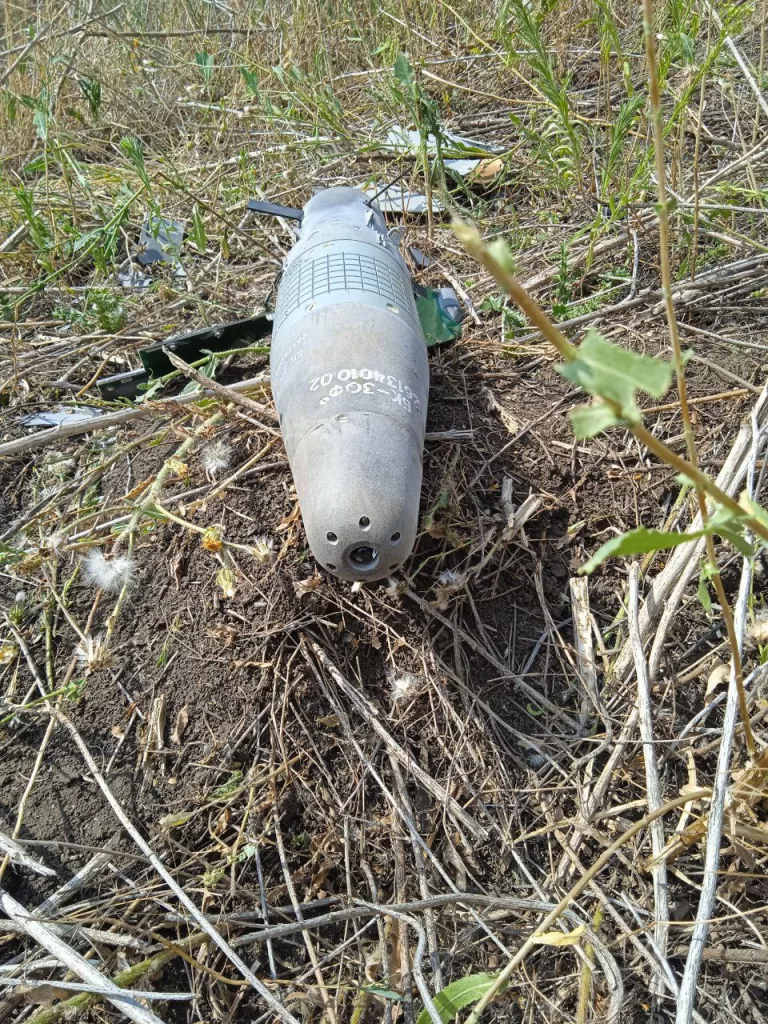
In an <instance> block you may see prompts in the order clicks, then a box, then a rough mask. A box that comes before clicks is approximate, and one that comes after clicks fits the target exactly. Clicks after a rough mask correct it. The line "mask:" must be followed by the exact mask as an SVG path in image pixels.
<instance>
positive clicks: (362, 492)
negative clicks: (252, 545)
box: [270, 188, 429, 580]
mask: <svg viewBox="0 0 768 1024" xmlns="http://www.w3.org/2000/svg"><path fill="white" fill-rule="evenodd" d="M270 361H271V375H272V393H273V396H274V399H275V405H276V407H277V411H278V415H279V417H280V427H281V429H282V433H283V438H284V441H285V447H286V451H287V453H288V460H289V462H290V465H291V470H292V472H293V478H294V481H295V484H296V492H297V494H298V498H299V505H300V507H301V513H302V517H303V520H304V527H305V529H306V532H307V538H308V540H309V545H310V547H311V549H312V553H313V554H314V556H315V558H316V559H317V561H318V562H320V563H321V564H322V565H323V566H324V567H325V568H326V569H328V570H329V571H330V572H332V573H334V575H336V576H339V577H341V579H345V580H377V579H381V578H382V577H384V576H386V575H388V574H389V573H390V572H392V571H394V570H395V569H396V568H398V567H399V566H400V565H401V564H402V562H403V561H404V560H405V558H406V557H407V556H408V555H409V554H410V552H411V550H412V548H413V544H414V541H415V539H416V530H417V525H418V512H419V497H420V493H421V476H422V452H423V448H424V429H425V424H426V413H427V395H428V391H429V367H428V363H427V349H426V344H425V342H424V337H423V334H422V331H421V326H420V323H419V319H418V314H417V312H416V303H415V301H414V297H413V290H412V286H411V281H410V277H409V275H408V271H407V269H406V266H405V263H404V262H403V259H402V257H401V256H400V253H399V251H398V249H397V247H396V246H395V245H394V244H393V243H392V242H391V241H390V239H389V238H388V236H387V229H386V225H385V223H384V218H383V216H382V214H381V212H380V211H379V210H378V208H377V207H376V206H375V205H373V204H372V203H371V201H370V200H369V199H368V198H367V197H366V196H365V195H364V194H363V193H362V192H359V191H358V190H357V189H353V188H332V189H328V190H326V191H324V192H320V193H318V194H317V195H316V196H314V197H313V198H312V199H311V200H310V201H309V203H308V204H307V206H306V208H305V210H304V219H303V221H302V227H301V238H300V240H299V241H298V242H297V243H296V245H295V246H294V248H293V249H292V250H291V252H290V253H289V255H288V259H287V263H286V268H285V272H284V274H283V278H282V280H281V282H280V286H279V288H278V295H277V303H276V308H275V320H274V330H273V335H272V351H271V360H270Z"/></svg>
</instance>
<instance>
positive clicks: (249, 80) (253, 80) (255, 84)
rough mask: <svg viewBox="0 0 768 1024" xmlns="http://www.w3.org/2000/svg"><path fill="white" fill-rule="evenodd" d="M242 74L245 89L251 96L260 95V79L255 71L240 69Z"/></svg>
mask: <svg viewBox="0 0 768 1024" xmlns="http://www.w3.org/2000/svg"><path fill="white" fill-rule="evenodd" d="M240 74H241V75H242V76H243V81H244V82H245V88H246V89H247V90H248V92H249V93H250V95H251V96H258V95H259V77H258V75H256V74H254V72H253V71H249V70H248V68H240Z"/></svg>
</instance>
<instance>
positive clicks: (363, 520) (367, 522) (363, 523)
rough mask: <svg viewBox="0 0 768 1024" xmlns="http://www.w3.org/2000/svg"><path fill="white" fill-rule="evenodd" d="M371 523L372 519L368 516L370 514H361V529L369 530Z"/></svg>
mask: <svg viewBox="0 0 768 1024" xmlns="http://www.w3.org/2000/svg"><path fill="white" fill-rule="evenodd" d="M370 525H371V520H370V519H369V518H368V516H360V529H361V530H367V529H368V527H369V526H370Z"/></svg>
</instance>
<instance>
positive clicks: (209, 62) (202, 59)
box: [195, 50, 213, 85]
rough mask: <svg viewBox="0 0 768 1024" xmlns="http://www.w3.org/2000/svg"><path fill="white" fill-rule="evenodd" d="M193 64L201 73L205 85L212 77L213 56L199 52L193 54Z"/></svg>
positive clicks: (202, 51) (204, 51) (205, 52)
mask: <svg viewBox="0 0 768 1024" xmlns="http://www.w3.org/2000/svg"><path fill="white" fill-rule="evenodd" d="M195 63H196V64H197V66H198V67H199V68H200V70H201V71H202V73H203V81H204V82H205V84H206V85H207V84H208V83H209V82H210V80H211V78H212V77H213V54H212V53H208V51H207V50H200V51H199V52H198V53H196V54H195Z"/></svg>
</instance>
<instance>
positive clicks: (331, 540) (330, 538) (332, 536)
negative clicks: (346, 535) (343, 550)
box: [325, 530, 339, 544]
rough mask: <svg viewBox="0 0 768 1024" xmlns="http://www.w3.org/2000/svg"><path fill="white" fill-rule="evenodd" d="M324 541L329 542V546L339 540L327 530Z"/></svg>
mask: <svg viewBox="0 0 768 1024" xmlns="http://www.w3.org/2000/svg"><path fill="white" fill-rule="evenodd" d="M325 539H326V540H329V541H330V542H331V544H335V543H336V541H337V540H338V539H339V538H338V537H337V536H336V534H335V533H334V532H333V531H332V530H329V531H328V533H326V535H325Z"/></svg>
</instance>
